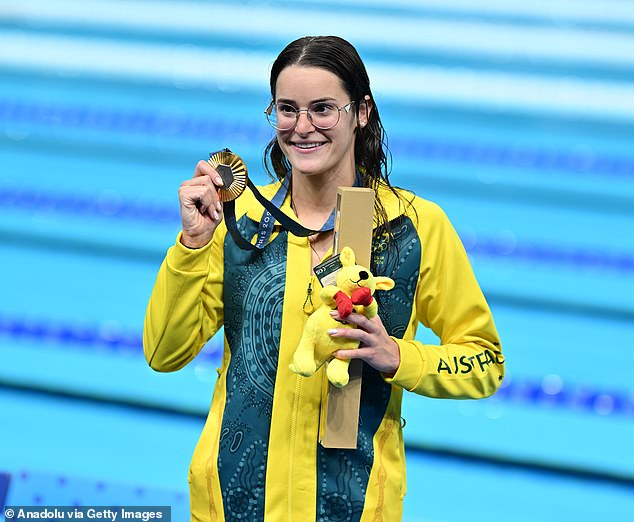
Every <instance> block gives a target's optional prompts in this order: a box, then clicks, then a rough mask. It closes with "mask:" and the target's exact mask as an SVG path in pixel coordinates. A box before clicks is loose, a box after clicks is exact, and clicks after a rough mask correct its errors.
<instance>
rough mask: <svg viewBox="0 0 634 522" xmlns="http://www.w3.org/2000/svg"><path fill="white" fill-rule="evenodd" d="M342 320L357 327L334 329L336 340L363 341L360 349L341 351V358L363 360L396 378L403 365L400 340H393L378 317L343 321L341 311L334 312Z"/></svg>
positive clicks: (359, 316)
mask: <svg viewBox="0 0 634 522" xmlns="http://www.w3.org/2000/svg"><path fill="white" fill-rule="evenodd" d="M330 315H332V317H333V318H335V319H337V320H338V321H344V322H346V323H350V324H354V325H356V326H357V328H332V329H330V330H328V333H329V334H330V335H331V336H332V337H345V338H347V339H356V340H357V341H360V342H361V344H360V345H359V349H358V350H338V351H336V352H335V353H334V356H335V357H336V358H337V359H361V360H363V361H365V362H366V363H368V364H369V365H370V366H372V368H374V369H375V370H378V371H380V372H381V373H383V374H384V375H385V376H386V377H392V376H394V374H395V373H396V370H398V367H399V365H400V363H401V354H400V351H399V349H398V345H397V344H396V341H395V340H394V339H392V338H391V337H390V336H389V335H388V333H387V330H386V329H385V326H383V322H382V321H381V318H380V317H379V316H378V315H377V316H375V317H374V318H372V319H368V318H367V317H366V316H365V315H362V314H357V313H352V314H350V315H349V316H348V317H346V318H345V319H343V320H342V319H341V318H340V317H339V314H338V313H337V311H336V310H335V311H333V312H331V313H330Z"/></svg>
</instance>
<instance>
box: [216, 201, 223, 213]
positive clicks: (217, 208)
mask: <svg viewBox="0 0 634 522" xmlns="http://www.w3.org/2000/svg"><path fill="white" fill-rule="evenodd" d="M216 210H217V211H218V212H222V203H220V201H217V202H216Z"/></svg>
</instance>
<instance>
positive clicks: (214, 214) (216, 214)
mask: <svg viewBox="0 0 634 522" xmlns="http://www.w3.org/2000/svg"><path fill="white" fill-rule="evenodd" d="M212 216H213V218H214V219H215V220H216V221H218V212H216V211H215V210H214V212H213V214H212Z"/></svg>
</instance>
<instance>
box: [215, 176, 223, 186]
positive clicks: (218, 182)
mask: <svg viewBox="0 0 634 522" xmlns="http://www.w3.org/2000/svg"><path fill="white" fill-rule="evenodd" d="M214 181H215V183H216V185H221V186H222V185H224V183H223V182H222V178H221V177H220V176H218V177H217V178H216V179H215V180H214Z"/></svg>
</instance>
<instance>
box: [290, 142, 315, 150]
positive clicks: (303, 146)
mask: <svg viewBox="0 0 634 522" xmlns="http://www.w3.org/2000/svg"><path fill="white" fill-rule="evenodd" d="M294 145H295V146H296V147H299V148H300V149H314V148H315V147H319V146H320V145H321V143H295V144H294Z"/></svg>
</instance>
